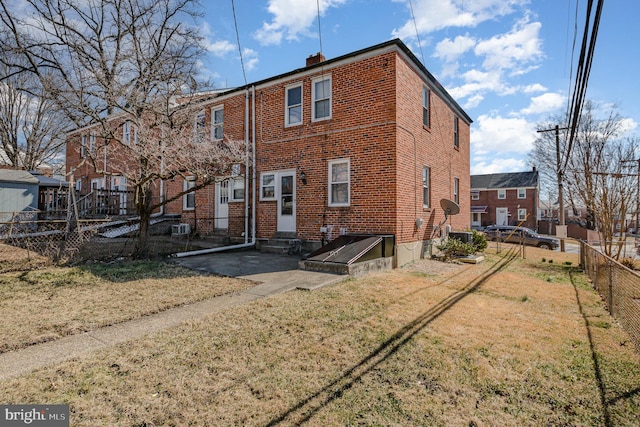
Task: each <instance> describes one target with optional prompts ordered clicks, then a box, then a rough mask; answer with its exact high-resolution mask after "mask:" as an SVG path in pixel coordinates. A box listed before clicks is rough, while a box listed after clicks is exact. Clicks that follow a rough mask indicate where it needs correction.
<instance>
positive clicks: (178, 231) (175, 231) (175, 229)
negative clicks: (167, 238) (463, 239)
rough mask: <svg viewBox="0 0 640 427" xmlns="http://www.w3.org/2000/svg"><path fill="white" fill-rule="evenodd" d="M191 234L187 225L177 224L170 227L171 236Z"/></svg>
mask: <svg viewBox="0 0 640 427" xmlns="http://www.w3.org/2000/svg"><path fill="white" fill-rule="evenodd" d="M189 233H191V226H190V225H189V224H178V225H172V226H171V236H186V235H188V234H189Z"/></svg>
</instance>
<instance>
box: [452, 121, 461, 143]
mask: <svg viewBox="0 0 640 427" xmlns="http://www.w3.org/2000/svg"><path fill="white" fill-rule="evenodd" d="M459 122H460V120H459V119H458V116H455V117H454V118H453V146H454V147H456V148H460V126H459V125H460V123H459Z"/></svg>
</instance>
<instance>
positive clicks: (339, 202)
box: [329, 159, 351, 206]
mask: <svg viewBox="0 0 640 427" xmlns="http://www.w3.org/2000/svg"><path fill="white" fill-rule="evenodd" d="M350 169H351V167H350V162H349V159H338V160H331V161H330V162H329V206H349V204H350V202H351V194H350V193H351V191H350V186H351V185H350V184H351V179H350V175H351V173H350Z"/></svg>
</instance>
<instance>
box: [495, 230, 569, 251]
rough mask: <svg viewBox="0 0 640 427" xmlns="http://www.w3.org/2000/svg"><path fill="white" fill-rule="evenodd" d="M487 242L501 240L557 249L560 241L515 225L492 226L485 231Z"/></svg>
mask: <svg viewBox="0 0 640 427" xmlns="http://www.w3.org/2000/svg"><path fill="white" fill-rule="evenodd" d="M484 233H485V235H486V236H487V240H499V241H501V242H507V243H522V242H523V240H524V244H525V245H531V246H537V247H539V248H546V249H556V248H558V247H559V246H560V241H559V240H558V239H554V238H553V237H546V236H541V235H540V234H538V233H536V232H535V231H533V230H532V229H530V228H526V227H516V226H513V225H490V226H488V227H487V228H485V229H484Z"/></svg>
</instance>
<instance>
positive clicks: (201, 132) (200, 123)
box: [193, 111, 206, 142]
mask: <svg viewBox="0 0 640 427" xmlns="http://www.w3.org/2000/svg"><path fill="white" fill-rule="evenodd" d="M205 121H206V114H205V112H204V111H200V112H199V113H198V114H196V118H195V123H194V126H193V131H194V134H193V136H194V141H195V142H204V137H205Z"/></svg>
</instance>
